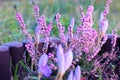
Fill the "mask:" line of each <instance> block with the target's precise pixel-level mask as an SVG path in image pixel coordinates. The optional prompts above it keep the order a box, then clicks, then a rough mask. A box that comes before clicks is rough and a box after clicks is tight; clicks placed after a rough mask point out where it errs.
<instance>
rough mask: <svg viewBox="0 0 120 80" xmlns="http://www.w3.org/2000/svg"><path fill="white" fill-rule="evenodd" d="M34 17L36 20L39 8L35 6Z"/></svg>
mask: <svg viewBox="0 0 120 80" xmlns="http://www.w3.org/2000/svg"><path fill="white" fill-rule="evenodd" d="M34 15H35V17H36V18H37V17H39V6H37V5H34Z"/></svg>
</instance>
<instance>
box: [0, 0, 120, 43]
mask: <svg viewBox="0 0 120 80" xmlns="http://www.w3.org/2000/svg"><path fill="white" fill-rule="evenodd" d="M35 2H36V4H37V5H39V8H40V15H45V16H46V20H47V22H49V21H50V20H53V18H54V15H55V14H56V13H57V12H59V13H60V14H61V15H62V16H61V22H62V24H63V25H64V26H65V28H66V29H67V27H68V25H69V22H70V19H71V18H72V17H75V19H76V25H75V27H77V26H78V25H79V24H80V23H81V21H80V11H79V6H80V5H82V6H83V8H84V11H86V9H87V7H88V6H89V5H94V7H95V9H94V13H93V18H94V26H93V27H94V28H96V29H97V28H98V20H99V15H100V13H101V12H102V11H103V10H104V7H105V3H106V0H36V1H35ZM14 5H17V8H18V11H19V12H20V13H21V14H22V15H23V18H24V20H25V23H26V24H27V28H28V30H29V32H30V33H33V32H34V29H35V27H36V22H35V19H34V14H33V5H32V1H31V0H0V43H3V42H8V41H21V40H23V38H24V35H23V34H22V32H21V31H20V26H19V24H18V22H17V20H16V17H15V10H14V7H13V6H14ZM107 18H108V20H109V30H108V32H107V33H111V30H113V29H115V30H117V32H118V33H120V29H119V28H120V1H119V0H112V4H111V5H110V13H109V14H108V16H107ZM55 30H57V29H56V26H54V29H53V31H52V34H55V36H56V35H57V33H58V32H57V31H55Z"/></svg>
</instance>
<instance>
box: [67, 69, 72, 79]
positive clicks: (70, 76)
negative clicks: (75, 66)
mask: <svg viewBox="0 0 120 80" xmlns="http://www.w3.org/2000/svg"><path fill="white" fill-rule="evenodd" d="M67 80H73V70H71V71H70V74H69V75H68V78H67Z"/></svg>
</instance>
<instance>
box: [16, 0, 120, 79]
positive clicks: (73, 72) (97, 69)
mask: <svg viewBox="0 0 120 80" xmlns="http://www.w3.org/2000/svg"><path fill="white" fill-rule="evenodd" d="M110 3H111V0H107V2H106V6H105V9H104V11H103V12H102V13H101V16H100V20H99V25H98V27H99V31H97V30H95V29H94V28H93V24H94V21H93V16H92V14H93V12H94V7H93V6H92V5H90V6H89V7H88V9H87V11H86V13H85V12H84V11H83V8H82V6H80V12H81V24H80V25H79V26H78V27H77V29H76V31H75V33H74V32H73V29H74V26H75V18H74V17H73V18H72V19H71V20H70V25H68V32H67V34H65V28H64V26H63V25H62V23H61V22H60V17H61V15H60V14H59V13H57V14H56V15H55V17H54V18H55V22H56V27H57V28H58V31H59V37H58V38H57V39H53V38H52V37H51V35H50V33H51V31H52V26H53V21H51V22H50V23H48V24H47V23H46V18H45V16H44V15H41V16H40V13H39V7H38V6H37V5H36V4H35V2H33V10H34V17H35V20H36V24H37V27H36V29H35V36H34V37H32V36H31V35H30V34H29V32H28V31H27V27H26V24H25V23H24V20H23V17H22V15H21V14H20V13H19V12H18V11H17V10H16V18H17V20H18V22H19V24H20V27H21V30H22V32H23V34H25V36H26V38H27V42H26V45H25V47H26V49H27V51H28V53H29V55H30V58H31V71H35V72H37V73H38V76H37V77H38V79H39V80H40V79H48V78H49V79H52V80H63V79H67V80H80V79H81V77H87V79H88V80H96V79H98V78H99V76H102V78H103V80H117V79H118V77H119V74H118V73H119V72H118V71H117V70H118V69H119V67H118V65H119V58H117V55H118V51H119V49H118V48H116V44H117V43H116V40H117V38H118V36H117V34H116V32H115V31H113V32H112V34H111V36H108V35H107V34H106V31H107V29H108V26H109V25H108V20H107V17H106V16H107V14H108V13H109V5H110ZM109 38H110V39H111V44H112V45H111V47H112V48H111V51H110V52H101V51H102V50H103V49H102V47H103V46H104V45H105V44H106V42H107V41H108V40H109ZM41 39H43V40H44V42H42V43H43V46H42V47H41V49H40V50H41V51H40V50H39V44H41V41H40V40H41ZM84 53H85V54H84ZM83 55H85V59H86V60H84V61H87V63H92V64H91V67H93V68H92V69H91V70H89V71H85V70H84V71H85V72H87V73H86V74H87V75H85V72H84V71H82V70H81V69H84V68H81V66H82V65H81V64H80V61H81V60H82V56H83ZM84 65H86V64H84ZM34 68H35V69H34ZM28 76H30V75H29V74H28ZM66 76H67V77H66Z"/></svg>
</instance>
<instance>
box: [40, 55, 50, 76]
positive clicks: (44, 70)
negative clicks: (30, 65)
mask: <svg viewBox="0 0 120 80" xmlns="http://www.w3.org/2000/svg"><path fill="white" fill-rule="evenodd" d="M47 62H48V55H47V54H45V53H44V54H43V55H42V56H41V57H40V58H39V63H38V73H41V74H43V75H44V76H46V77H49V76H50V74H51V73H52V70H51V69H50V67H49V66H48V65H47Z"/></svg>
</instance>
